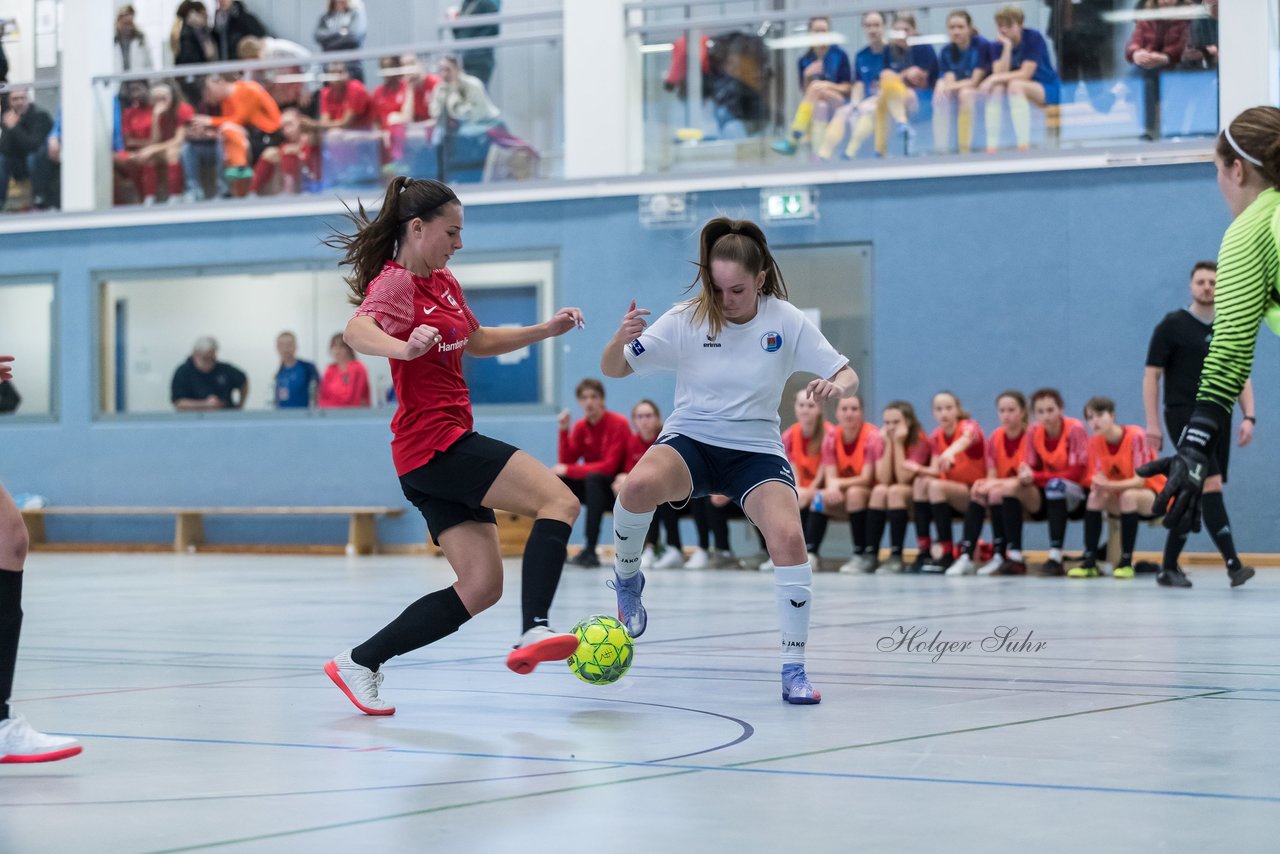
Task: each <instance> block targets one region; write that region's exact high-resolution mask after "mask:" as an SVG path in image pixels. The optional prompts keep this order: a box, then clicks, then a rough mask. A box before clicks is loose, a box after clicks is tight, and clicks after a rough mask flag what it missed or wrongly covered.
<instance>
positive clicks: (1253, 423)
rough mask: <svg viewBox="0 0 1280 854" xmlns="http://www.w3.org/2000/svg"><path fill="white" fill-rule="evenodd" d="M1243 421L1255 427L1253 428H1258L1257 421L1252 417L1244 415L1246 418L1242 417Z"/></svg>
mask: <svg viewBox="0 0 1280 854" xmlns="http://www.w3.org/2000/svg"><path fill="white" fill-rule="evenodd" d="M1244 420H1245V421H1248V422H1249V423H1250V424H1252V425H1253V426H1255V427H1257V426H1258V419H1257V418H1254V417H1253V416H1252V415H1246V416H1245V417H1244Z"/></svg>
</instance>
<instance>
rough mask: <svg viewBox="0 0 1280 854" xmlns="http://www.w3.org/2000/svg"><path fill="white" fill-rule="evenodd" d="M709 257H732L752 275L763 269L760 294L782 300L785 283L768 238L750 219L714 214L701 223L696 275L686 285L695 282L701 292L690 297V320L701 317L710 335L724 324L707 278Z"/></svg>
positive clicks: (695, 320)
mask: <svg viewBox="0 0 1280 854" xmlns="http://www.w3.org/2000/svg"><path fill="white" fill-rule="evenodd" d="M712 261H733V262H735V263H737V264H739V265H741V266H742V269H743V270H746V271H747V274H748V275H750V276H753V277H754V276H758V275H760V273H761V272H763V273H764V286H763V287H761V289H760V294H761V296H772V297H777V298H778V299H783V300H785V299H786V298H787V285H786V282H784V281H783V280H782V271H781V270H780V269H778V263H777V262H776V261H775V260H774V259H773V255H772V254H770V252H769V241H768V240H766V239H765V236H764V232H763V231H761V230H760V226H758V225H756V224H755V223H754V222H752V221H751V220H746V219H737V220H735V219H729V218H728V217H724V216H720V217H716V218H715V219H713V220H711V221H710V222H708V223H707V224H706V225H704V226H703V227H702V234H701V235H700V236H699V238H698V275H697V277H696V278H695V279H694V280H693V282H692V283H691V284H690V285H689V287H688V289H687V290H692V289H693V288H695V287H697V286H698V285H699V284H701V285H702V290H701V292H700V293H698V295H697V296H695V297H694V298H693V300H692V302H693V304H694V314H693V322H694V323H695V324H697V323H702V322H704V321H705V322H706V324H707V329H708V332H709V333H710V334H711V337H712V338H715V337H716V336H718V335H719V334H720V330H721V329H723V328H724V306H723V304H722V303H721V301H720V298H719V295H718V294H716V289H715V286H714V285H713V284H712V282H711V262H712Z"/></svg>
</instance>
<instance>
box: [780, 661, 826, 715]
mask: <svg viewBox="0 0 1280 854" xmlns="http://www.w3.org/2000/svg"><path fill="white" fill-rule="evenodd" d="M782 699H784V700H786V701H787V702H788V703H794V704H795V705H797V706H812V705H815V704H817V703H821V702H822V695H821V694H819V693H818V689H817V688H814V687H813V685H812V684H811V683H810V682H809V677H808V676H806V675H805V672H804V665H803V664H784V665H782Z"/></svg>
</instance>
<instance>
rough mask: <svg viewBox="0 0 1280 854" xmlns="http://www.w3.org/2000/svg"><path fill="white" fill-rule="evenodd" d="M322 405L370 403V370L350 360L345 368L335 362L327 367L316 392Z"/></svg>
mask: <svg viewBox="0 0 1280 854" xmlns="http://www.w3.org/2000/svg"><path fill="white" fill-rule="evenodd" d="M316 405H317V406H320V407H326V408H327V407H333V408H338V407H350V406H368V405H369V372H368V371H367V370H365V367H364V365H363V364H361V363H360V362H349V363H347V367H346V368H345V369H343V368H340V367H338V364H337V363H336V362H335V363H333V364H331V365H330V366H329V367H327V368H325V371H324V376H323V377H322V378H321V379H320V388H319V389H318V390H317V394H316Z"/></svg>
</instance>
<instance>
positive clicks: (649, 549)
mask: <svg viewBox="0 0 1280 854" xmlns="http://www.w3.org/2000/svg"><path fill="white" fill-rule="evenodd" d="M657 561H658V556H657V555H655V554H654V553H653V546H645V547H644V551H642V552H640V568H641V569H652V568H653V565H654V564H655V563H657Z"/></svg>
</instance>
